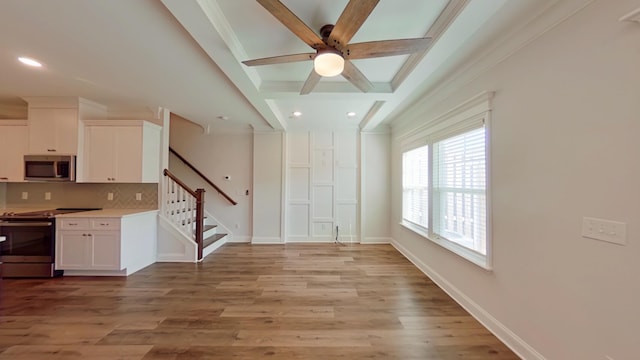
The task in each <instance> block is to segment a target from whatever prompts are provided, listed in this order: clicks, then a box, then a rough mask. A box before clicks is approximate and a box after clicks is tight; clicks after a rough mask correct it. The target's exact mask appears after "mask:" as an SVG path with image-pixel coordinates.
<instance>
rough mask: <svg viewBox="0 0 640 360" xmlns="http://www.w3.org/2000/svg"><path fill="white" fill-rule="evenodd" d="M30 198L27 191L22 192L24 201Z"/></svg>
mask: <svg viewBox="0 0 640 360" xmlns="http://www.w3.org/2000/svg"><path fill="white" fill-rule="evenodd" d="M28 198H29V193H28V192H26V191H23V192H22V200H27V199H28Z"/></svg>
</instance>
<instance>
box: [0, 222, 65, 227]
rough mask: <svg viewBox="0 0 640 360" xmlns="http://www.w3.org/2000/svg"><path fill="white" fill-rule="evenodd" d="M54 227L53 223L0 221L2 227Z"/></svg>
mask: <svg viewBox="0 0 640 360" xmlns="http://www.w3.org/2000/svg"><path fill="white" fill-rule="evenodd" d="M51 225H53V223H51V222H29V221H25V222H22V221H20V222H18V221H16V222H1V221H0V227H28V226H42V227H44V226H51Z"/></svg>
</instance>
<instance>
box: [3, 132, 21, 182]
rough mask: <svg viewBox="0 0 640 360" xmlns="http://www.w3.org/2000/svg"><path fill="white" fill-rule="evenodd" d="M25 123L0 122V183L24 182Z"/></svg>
mask: <svg viewBox="0 0 640 360" xmlns="http://www.w3.org/2000/svg"><path fill="white" fill-rule="evenodd" d="M26 151H27V121H26V120H0V182H20V181H24V153H25V152H26Z"/></svg>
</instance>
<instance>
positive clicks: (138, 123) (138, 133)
mask: <svg viewBox="0 0 640 360" xmlns="http://www.w3.org/2000/svg"><path fill="white" fill-rule="evenodd" d="M160 129H161V128H160V126H158V125H155V124H152V123H150V122H148V121H144V120H86V121H84V146H83V156H82V158H83V168H82V169H83V170H82V172H83V173H82V174H79V178H78V181H79V182H97V183H107V182H116V183H154V182H158V181H159V174H160Z"/></svg>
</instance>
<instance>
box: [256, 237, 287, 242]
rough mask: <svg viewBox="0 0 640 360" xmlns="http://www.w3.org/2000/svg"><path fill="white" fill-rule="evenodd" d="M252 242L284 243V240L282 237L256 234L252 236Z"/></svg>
mask: <svg viewBox="0 0 640 360" xmlns="http://www.w3.org/2000/svg"><path fill="white" fill-rule="evenodd" d="M251 243H252V244H284V241H282V239H281V238H279V237H261V236H254V237H253V238H251Z"/></svg>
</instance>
